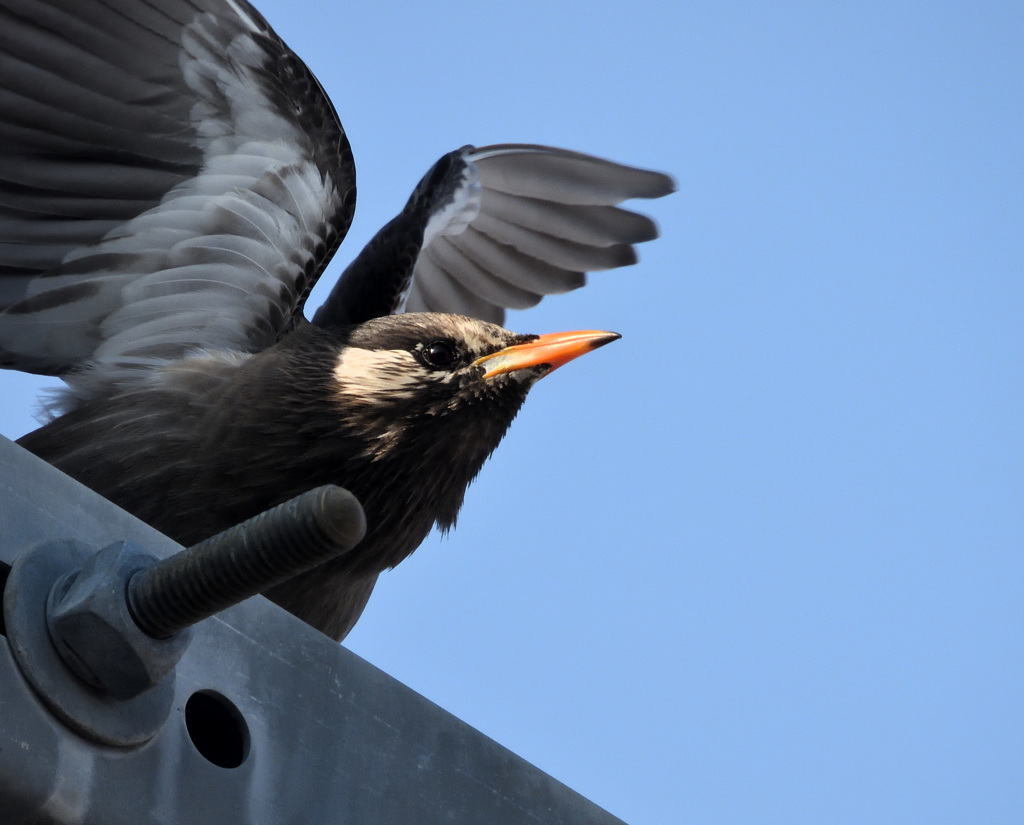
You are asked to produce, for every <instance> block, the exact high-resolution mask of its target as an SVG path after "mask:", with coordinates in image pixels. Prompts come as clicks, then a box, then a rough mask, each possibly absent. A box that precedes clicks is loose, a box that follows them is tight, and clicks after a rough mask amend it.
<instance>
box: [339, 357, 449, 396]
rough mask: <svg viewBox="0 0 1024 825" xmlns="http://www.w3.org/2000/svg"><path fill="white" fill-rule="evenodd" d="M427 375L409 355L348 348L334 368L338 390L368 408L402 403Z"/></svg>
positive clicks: (424, 380)
mask: <svg viewBox="0 0 1024 825" xmlns="http://www.w3.org/2000/svg"><path fill="white" fill-rule="evenodd" d="M430 378H431V373H430V372H429V371H428V370H427V369H425V368H424V367H423V366H422V365H421V364H420V363H419V362H418V361H417V360H416V359H415V358H414V357H413V355H412V353H410V352H405V351H403V350H368V349H358V348H356V347H350V348H348V349H346V350H344V351H343V352H342V353H341V354H340V355H339V356H338V361H337V363H336V364H335V365H334V379H335V380H336V381H337V382H338V390H339V391H340V392H341V393H343V394H344V395H345V396H346V398H348V399H351V400H355V399H362V400H364V401H366V402H367V403H369V404H373V403H387V402H388V401H394V400H403V399H406V398H411V397H412V396H414V395H416V393H417V391H418V389H419V388H420V387H421V386H423V384H424V383H425V382H427V381H429V380H430Z"/></svg>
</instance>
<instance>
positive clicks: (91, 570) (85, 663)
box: [46, 541, 190, 700]
mask: <svg viewBox="0 0 1024 825" xmlns="http://www.w3.org/2000/svg"><path fill="white" fill-rule="evenodd" d="M156 561H157V560H156V559H155V558H154V557H153V556H151V555H149V554H148V553H146V552H145V551H144V550H143V549H142V548H141V547H139V545H137V544H134V543H133V542H127V541H119V542H115V543H114V544H111V545H108V546H107V547H104V548H103V549H102V550H100V551H99V552H98V553H97V554H96V555H94V556H93V557H92V558H90V559H89V560H88V561H87V562H86V563H85V564H84V565H82V568H81V569H80V570H78V571H77V572H74V573H69V574H68V575H66V576H65V577H63V578H61V579H59V580H58V581H57V582H56V583H55V584H54V586H53V589H52V590H51V591H50V596H49V599H48V601H47V610H46V614H47V616H46V618H47V625H48V627H49V631H50V637H51V639H52V640H53V643H54V646H55V647H56V648H57V651H58V652H59V653H60V656H61V659H63V661H64V663H65V664H66V665H67V666H68V667H69V668H70V669H71V670H72V671H73V672H74V673H75V674H76V675H77V676H78V677H79V678H80V679H82V680H83V681H85V682H87V683H88V684H90V685H91V686H92V687H94V688H96V689H97V690H100V691H102V692H104V693H107V694H109V695H110V696H112V697H114V698H115V699H122V700H123V699H130V698H132V697H134V696H137V695H139V694H140V693H142V692H143V691H145V690H147V689H149V688H151V687H153V686H154V685H156V684H159V683H160V682H161V681H162V680H163V679H164V677H166V676H167V674H168V673H170V672H171V671H172V670H173V669H174V666H175V665H176V664H177V663H178V660H179V659H180V658H181V655H182V653H184V651H185V647H186V646H187V645H188V640H189V636H190V634H189V632H188V630H185V631H182V632H180V633H177V634H175V635H174V636H172V637H170V638H169V639H154V638H152V637H150V636H147V635H146V634H145V633H144V632H143V631H142V630H140V629H139V628H138V627H137V626H136V624H135V621H134V619H133V618H132V615H131V612H130V610H129V608H128V599H127V588H128V580H129V579H130V578H131V576H132V574H134V573H136V572H137V571H139V570H141V569H143V568H145V567H148V566H150V565H152V564H155V563H156Z"/></svg>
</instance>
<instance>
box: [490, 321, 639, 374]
mask: <svg viewBox="0 0 1024 825" xmlns="http://www.w3.org/2000/svg"><path fill="white" fill-rule="evenodd" d="M621 337H622V336H621V335H619V333H617V332H600V331H597V330H582V331H580V332H554V333H552V334H550V335H538V336H537V337H536V338H535V339H534V340H532V341H527V342H526V343H525V344H516V345H515V346H511V347H505V349H502V350H498V351H497V352H493V353H491V354H490V355H485V356H484V357H483V358H478V359H477V360H476V361H474V362H473V364H474V366H477V365H479V366H482V367H484V368H485V369H486V370H487V371H486V372H485V373H484V378H491V377H492V376H495V375H501V374H502V373H505V372H513V371H515V370H521V369H525V368H527V367H539V366H541V365H542V364H543V365H547V366H548V367H550V368H551V369H552V370H556V369H558V368H559V367H560V366H562V364H567V363H569V362H570V361H572V359H573V358H578V357H579V356H581V355H583V354H584V353H587V352H590V351H591V350H595V349H597V348H598V347H603V346H604V345H605V344H610V343H611V342H612V341H617V340H618V339H619V338H621Z"/></svg>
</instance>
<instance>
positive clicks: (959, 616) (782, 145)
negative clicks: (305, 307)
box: [0, 0, 1024, 825]
mask: <svg viewBox="0 0 1024 825" xmlns="http://www.w3.org/2000/svg"><path fill="white" fill-rule="evenodd" d="M259 7H260V9H261V10H262V11H263V12H264V14H265V15H266V16H267V17H268V19H269V20H270V21H271V23H272V24H273V25H275V27H276V28H277V29H278V31H279V33H280V34H281V35H282V36H283V37H284V38H285V39H286V40H287V41H288V42H289V44H290V45H291V46H292V47H293V48H294V49H295V50H296V51H297V52H298V53H299V54H300V56H302V57H303V58H304V59H305V60H306V62H307V63H308V64H309V65H310V66H311V68H312V69H313V70H314V72H315V73H316V74H317V75H318V76H319V78H320V80H321V82H322V83H323V85H324V87H325V88H326V89H327V91H328V93H329V94H330V95H331V97H332V99H333V100H334V103H335V105H336V106H337V109H338V111H339V113H340V115H341V118H342V120H343V122H344V124H345V126H346V129H347V131H348V134H349V137H350V140H351V142H352V145H353V149H354V151H355V155H356V162H357V165H358V168H359V205H358V209H357V217H356V222H355V224H354V226H353V229H352V232H351V233H350V236H349V241H348V242H347V243H346V244H345V245H344V246H343V248H342V251H341V252H340V253H339V263H341V262H343V261H347V260H349V259H350V257H351V256H352V255H354V254H355V251H356V250H358V249H359V248H360V245H361V243H362V242H364V241H365V240H366V239H368V238H369V236H370V235H371V234H372V233H373V232H374V231H375V230H376V229H377V228H378V227H379V226H381V225H382V224H383V223H385V222H386V221H387V220H388V218H389V217H391V216H392V215H393V214H394V213H395V212H396V211H397V210H398V209H399V208H400V206H401V205H402V203H403V202H404V200H405V198H406V197H407V196H408V193H409V192H410V191H411V188H412V186H413V185H414V184H415V183H416V181H417V180H418V179H419V177H420V175H421V174H422V173H423V172H424V171H425V170H426V169H427V168H428V167H429V165H430V164H431V163H432V162H433V160H434V159H436V157H438V156H439V155H440V154H442V153H443V152H446V151H448V150H450V149H452V148H455V147H458V146H460V145H462V144H464V143H475V144H477V145H483V144H486V143H493V142H509V141H523V142H538V143H550V144H554V145H559V146H566V147H570V148H574V149H579V150H582V151H587V152H591V153H594V154H598V155H603V156H606V157H611V158H614V159H617V160H622V161H626V162H631V163H635V164H638V165H645V166H649V167H652V168H658V169H662V170H665V171H668V172H671V173H672V174H673V175H675V176H676V179H677V181H678V183H679V191H678V193H676V194H675V195H673V196H672V197H670V198H667V199H664V200H661V201H657V202H653V203H649V204H643V205H641V208H642V209H643V210H644V211H646V212H647V213H648V214H651V215H653V216H654V217H655V218H656V219H657V220H658V222H659V224H660V226H661V230H662V238H661V239H660V240H658V241H657V242H655V243H653V244H648V245H646V246H645V247H644V248H643V249H642V250H641V258H642V260H641V262H640V264H639V265H638V266H637V267H635V268H632V269H630V270H623V271H620V272H614V273H605V274H598V275H595V276H593V277H592V279H591V285H590V286H588V288H587V289H585V290H582V291H580V292H577V293H574V294H572V295H569V296H562V297H558V298H554V299H550V300H547V301H545V302H544V303H543V304H542V305H541V306H540V307H538V308H536V309H535V310H531V311H529V312H523V313H512V314H511V315H510V318H509V321H508V325H509V326H510V327H513V328H515V329H517V330H519V331H522V332H551V331H560V330H567V329H576V328H604V329H613V330H616V331H618V332H621V333H622V334H623V339H622V340H621V341H619V342H617V343H615V344H613V345H612V346H609V347H607V348H604V349H602V350H601V351H600V352H597V353H594V354H593V355H589V356H587V357H586V358H584V359H582V360H580V361H579V362H576V363H574V364H572V365H570V366H568V367H565V368H564V369H562V370H559V372H558V373H556V374H555V375H554V376H552V377H551V378H550V379H547V380H545V381H543V382H541V384H540V385H538V386H537V388H536V389H535V390H534V391H533V393H532V395H531V398H530V400H529V401H528V403H527V405H526V407H525V408H524V410H523V412H522V413H521V414H520V417H519V420H518V421H517V422H516V423H515V425H514V426H513V428H512V430H511V432H510V434H509V436H508V437H507V439H506V440H505V442H504V443H503V444H502V446H501V447H500V448H499V450H498V451H497V453H496V454H495V456H494V458H493V459H492V460H491V462H490V463H489V465H488V466H487V467H486V468H485V470H484V472H483V473H482V475H481V477H480V479H479V480H478V481H477V482H476V483H475V484H474V486H473V487H472V488H471V490H470V493H469V496H468V498H467V503H466V507H465V509H464V510H463V513H462V516H461V518H460V521H459V525H458V527H457V529H456V530H455V531H454V532H453V533H452V534H451V535H450V536H449V537H448V538H446V539H437V540H433V539H432V540H430V541H429V542H428V543H427V544H425V545H424V546H423V547H422V548H421V549H420V550H419V551H418V552H417V553H416V554H415V555H414V556H413V557H412V558H411V559H409V560H408V561H407V562H406V563H404V564H403V565H402V566H401V567H400V568H399V569H398V570H397V571H395V572H394V573H391V574H389V575H387V576H386V577H384V579H383V580H382V582H381V584H380V585H379V586H378V590H377V593H376V595H375V597H374V599H373V600H372V601H371V604H370V607H369V609H368V610H367V613H366V614H365V617H364V619H363V620H362V622H361V624H360V625H359V626H358V627H357V628H356V630H355V631H354V632H353V634H352V635H351V637H350V638H349V641H348V642H347V644H348V646H349V647H350V648H351V649H353V650H354V651H355V652H357V653H359V654H360V655H362V656H364V657H365V658H367V659H368V660H370V661H371V662H373V663H374V664H376V665H378V666H379V667H381V668H383V669H384V670H386V671H388V672H389V673H391V674H392V675H394V676H396V677H397V678H399V679H400V680H401V681H403V682H405V683H406V684H408V685H410V686H411V687H413V688H414V689H416V690H417V691H419V692H420V693H422V694H424V695H426V696H427V697H428V698H430V699H432V700H433V701H435V702H437V703H438V704H439V705H441V706H442V707H445V708H446V709H448V710H450V711H452V712H453V713H455V714H456V715H458V716H460V717H462V718H463V719H465V720H466V721H467V722H469V723H471V724H473V725H474V726H476V727H477V728H479V729H481V730H482V731H484V732H485V733H487V734H488V735H490V736H492V737H493V738H495V739H497V740H498V741H499V742H501V743H503V744H504V745H506V746H508V747H510V748H511V749H513V750H515V751H516V752H518V753H519V754H521V755H522V756H523V757H525V758H526V759H528V760H530V761H531V762H533V763H534V764H536V765H538V766H539V767H541V768H543V769H544V770H546V771H548V772H549V773H551V774H553V775H554V776H555V777H557V778H558V779H560V780H562V781H563V782H565V783H566V784H568V785H570V786H571V787H573V788H575V789H576V790H578V791H580V792H581V793H583V794H584V795H586V796H588V797H589V798H591V799H593V800H594V801H595V802H597V803H598V804H600V805H601V806H603V807H605V808H607V809H608V810H610V811H611V812H612V813H614V814H616V815H617V816H619V817H621V818H623V819H625V820H626V821H627V822H630V823H633V825H646V824H647V823H651V824H652V825H653V823H667V822H671V823H677V822H678V823H717V824H718V825H721V824H723V823H744V824H746V823H750V822H759V823H768V822H771V823H776V822H777V823H786V825H795V823H822V822H828V823H831V824H832V825H838V824H839V823H851V825H852V823H857V824H858V825H860V823H866V822H870V823H874V824H875V825H877V824H879V823H890V822H891V823H911V822H913V823H917V822H920V823H928V824H929V825H938V824H939V823H960V822H984V823H987V825H996V823H1020V822H1021V821H1024V600H1022V595H1021V594H1022V590H1024V438H1022V435H1021V431H1022V421H1024V379H1022V376H1024V340H1022V338H1024V335H1022V332H1021V318H1022V317H1024V278H1022V275H1024V151H1022V149H1024V49H1022V46H1021V44H1022V43H1024V6H1022V5H1021V4H1020V3H975V4H957V3H941V2H939V3H893V2H889V3H831V4H811V3H776V4H753V3H729V2H721V3H714V4H686V3H677V2H664V3H637V2H634V3H609V2H596V3H591V4H588V5H586V6H581V5H580V4H579V3H575V2H572V3H570V2H561V1H560V0H559V1H558V2H552V0H546V2H543V3H541V2H522V3H516V4H494V3H488V2H475V3H468V2H450V3H446V4H444V6H443V8H438V7H437V4H413V3H409V4H387V3H341V2H302V3H300V2H291V3H284V2H278V1H277V0H264V2H262V3H259ZM337 271H338V269H337V267H335V268H334V269H333V270H332V272H334V273H336V272H337ZM328 277H330V276H328ZM322 296H323V292H319V293H318V294H316V295H315V296H314V299H313V300H314V303H315V302H317V301H318V300H320V299H322ZM46 383H47V382H45V381H39V380H36V379H33V380H26V379H23V378H21V377H19V376H15V375H11V374H4V375H0V393H2V395H3V398H4V404H3V410H2V412H0V432H3V433H4V434H6V435H8V436H12V437H14V436H18V435H20V434H21V433H23V432H25V431H26V430H28V429H30V428H31V427H32V426H33V421H32V419H31V411H32V409H33V406H34V402H33V398H34V395H35V388H37V387H39V386H42V385H45V384H46Z"/></svg>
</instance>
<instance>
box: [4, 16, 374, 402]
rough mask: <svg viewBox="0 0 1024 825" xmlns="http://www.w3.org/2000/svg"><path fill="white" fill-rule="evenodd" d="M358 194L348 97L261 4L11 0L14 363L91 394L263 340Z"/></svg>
mask: <svg viewBox="0 0 1024 825" xmlns="http://www.w3.org/2000/svg"><path fill="white" fill-rule="evenodd" d="M354 203H355V173H354V167H353V164H352V157H351V152H350V150H349V146H348V141H347V139H346V137H345V134H344V131H343V129H342V127H341V124H340V123H339V122H338V118H337V115H336V113H335V112H334V109H333V107H332V106H331V103H330V101H329V100H328V99H327V97H326V95H325V94H324V92H323V90H322V89H321V88H320V85H319V84H318V83H317V81H316V79H315V78H314V77H313V75H312V74H311V73H310V71H309V70H308V69H307V68H306V66H305V65H304V64H303V63H302V61H300V60H299V59H298V58H297V57H296V56H295V55H294V54H293V53H292V52H291V51H290V50H289V49H288V47H287V46H286V45H285V44H284V43H283V42H282V41H281V40H280V38H278V37H277V35H276V34H274V32H273V30H272V29H271V28H270V26H269V25H268V24H267V23H266V21H265V20H264V19H263V18H262V17H261V16H260V15H259V13H258V12H256V11H255V10H254V9H253V8H252V7H251V6H250V5H249V4H248V3H247V2H245V0H4V2H3V5H2V7H0V366H4V367H14V368H17V369H22V370H27V371H32V372H39V373H47V374H56V375H62V376H64V377H65V378H66V379H67V380H68V381H69V382H70V383H71V384H72V386H73V388H74V389H75V391H76V392H77V393H79V394H83V395H88V394H91V393H92V392H96V391H98V390H99V389H100V388H101V387H104V386H107V385H109V384H110V383H111V382H123V381H132V380H136V379H137V378H139V377H140V376H141V375H143V374H145V372H146V371H148V369H150V368H151V367H152V366H154V365H156V364H160V363H163V362H165V361H167V360H169V359H174V358H177V357H180V356H181V355H183V354H185V353H186V352H188V351H190V350H193V349H195V348H222V347H223V348H231V349H235V350H241V351H246V352H253V351H257V350H260V349H263V348H265V347H267V346H269V345H271V344H272V343H274V341H276V340H277V339H278V337H279V336H280V335H281V334H282V332H284V331H286V330H287V329H288V328H289V327H290V325H291V324H293V323H294V321H295V319H296V318H297V316H298V314H299V313H300V312H301V308H302V304H303V302H304V301H305V298H306V295H307V294H308V292H309V290H310V289H311V288H312V286H313V283H314V282H315V280H316V278H317V277H318V276H319V274H320V272H321V271H322V270H323V268H324V266H325V265H326V264H327V262H328V260H329V259H330V257H331V255H333V253H334V251H335V249H336V248H337V245H338V244H339V243H340V241H341V239H342V237H343V236H344V235H345V232H346V231H347V230H348V226H349V223H350V221H351V217H352V210H353V208H354Z"/></svg>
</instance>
